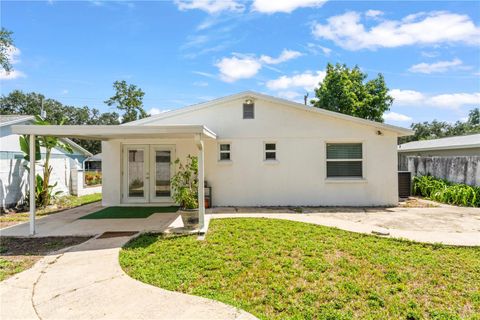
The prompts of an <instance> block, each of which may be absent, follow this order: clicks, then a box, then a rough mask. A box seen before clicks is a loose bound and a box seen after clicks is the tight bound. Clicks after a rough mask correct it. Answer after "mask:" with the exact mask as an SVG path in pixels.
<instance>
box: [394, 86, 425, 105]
mask: <svg viewBox="0 0 480 320" xmlns="http://www.w3.org/2000/svg"><path fill="white" fill-rule="evenodd" d="M390 95H391V96H392V97H393V98H394V99H395V101H394V103H396V104H400V105H410V104H418V103H421V102H422V101H423V100H424V99H425V96H424V95H423V94H422V93H421V92H418V91H414V90H401V89H392V90H390Z"/></svg>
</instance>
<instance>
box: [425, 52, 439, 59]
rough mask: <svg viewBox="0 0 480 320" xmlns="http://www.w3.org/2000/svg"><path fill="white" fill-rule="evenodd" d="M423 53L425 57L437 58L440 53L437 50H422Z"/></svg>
mask: <svg viewBox="0 0 480 320" xmlns="http://www.w3.org/2000/svg"><path fill="white" fill-rule="evenodd" d="M421 55H422V57H425V58H435V57H438V56H439V55H440V54H439V53H438V52H437V51H422V52H421Z"/></svg>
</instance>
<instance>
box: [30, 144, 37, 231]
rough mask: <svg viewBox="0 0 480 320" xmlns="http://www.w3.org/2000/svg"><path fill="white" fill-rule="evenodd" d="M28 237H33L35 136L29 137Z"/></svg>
mask: <svg viewBox="0 0 480 320" xmlns="http://www.w3.org/2000/svg"><path fill="white" fill-rule="evenodd" d="M29 147H30V177H29V178H30V183H29V187H30V235H31V236H33V235H35V160H36V159H35V135H34V134H31V135H30V145H29Z"/></svg>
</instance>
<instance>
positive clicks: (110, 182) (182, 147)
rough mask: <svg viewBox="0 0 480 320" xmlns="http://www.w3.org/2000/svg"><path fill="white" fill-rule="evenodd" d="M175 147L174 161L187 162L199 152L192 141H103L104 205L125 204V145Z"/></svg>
mask: <svg viewBox="0 0 480 320" xmlns="http://www.w3.org/2000/svg"><path fill="white" fill-rule="evenodd" d="M132 144H133V145H169V146H171V145H173V146H175V154H174V156H173V157H174V159H172V160H175V159H176V158H179V159H181V161H182V162H185V159H186V157H187V156H188V155H189V154H191V155H197V153H198V150H197V147H196V145H195V143H194V141H193V140H192V139H118V140H109V141H102V177H103V180H102V205H104V206H113V205H120V204H123V203H124V201H122V190H123V179H122V174H121V172H122V166H123V157H122V147H123V146H124V145H132Z"/></svg>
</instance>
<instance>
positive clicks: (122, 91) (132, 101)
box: [105, 80, 148, 123]
mask: <svg viewBox="0 0 480 320" xmlns="http://www.w3.org/2000/svg"><path fill="white" fill-rule="evenodd" d="M113 88H114V89H115V95H114V96H112V97H111V98H110V99H108V100H107V101H105V103H106V104H107V105H109V106H113V105H115V106H116V107H117V108H118V109H119V110H122V111H124V113H123V116H122V123H126V122H130V121H135V120H138V119H142V118H146V117H148V114H147V113H146V112H145V110H143V102H142V100H143V96H144V95H145V92H143V91H142V89H140V88H138V87H137V86H136V85H134V84H130V85H129V84H127V82H126V81H125V80H122V81H115V82H114V83H113Z"/></svg>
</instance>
